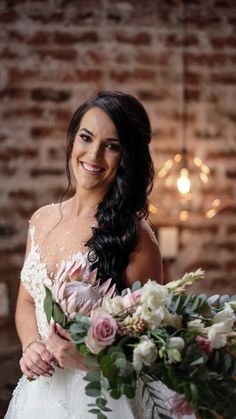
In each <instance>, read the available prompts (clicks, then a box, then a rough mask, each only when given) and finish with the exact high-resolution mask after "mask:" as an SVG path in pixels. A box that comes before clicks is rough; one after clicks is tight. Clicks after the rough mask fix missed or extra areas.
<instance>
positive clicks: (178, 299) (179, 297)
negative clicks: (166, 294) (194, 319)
mask: <svg viewBox="0 0 236 419" xmlns="http://www.w3.org/2000/svg"><path fill="white" fill-rule="evenodd" d="M180 300H181V296H180V295H179V296H178V298H177V300H176V302H175V305H174V307H173V308H172V312H173V313H175V312H176V311H177V310H178V307H179V303H180Z"/></svg>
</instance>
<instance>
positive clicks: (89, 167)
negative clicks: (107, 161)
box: [81, 161, 105, 175]
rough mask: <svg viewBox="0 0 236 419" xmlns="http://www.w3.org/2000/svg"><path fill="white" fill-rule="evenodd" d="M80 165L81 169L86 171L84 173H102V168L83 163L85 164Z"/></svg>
mask: <svg viewBox="0 0 236 419" xmlns="http://www.w3.org/2000/svg"><path fill="white" fill-rule="evenodd" d="M81 165H82V166H83V168H84V169H85V170H86V172H88V173H90V174H93V175H96V174H98V173H101V172H104V170H105V169H104V168H103V167H101V166H97V165H95V164H89V163H85V162H83V161H82V162H81Z"/></svg>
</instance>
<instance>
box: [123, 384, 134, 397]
mask: <svg viewBox="0 0 236 419" xmlns="http://www.w3.org/2000/svg"><path fill="white" fill-rule="evenodd" d="M124 394H125V395H126V397H128V399H133V398H134V396H135V388H133V387H130V386H124Z"/></svg>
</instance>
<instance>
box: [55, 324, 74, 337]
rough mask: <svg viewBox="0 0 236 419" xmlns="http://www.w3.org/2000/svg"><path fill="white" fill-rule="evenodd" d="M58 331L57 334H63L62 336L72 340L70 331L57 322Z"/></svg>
mask: <svg viewBox="0 0 236 419" xmlns="http://www.w3.org/2000/svg"><path fill="white" fill-rule="evenodd" d="M56 331H57V334H58V335H59V336H61V337H62V338H64V339H66V340H69V341H71V340H72V339H71V336H70V333H69V332H68V331H67V330H66V329H64V328H63V327H61V325H60V324H58V323H56Z"/></svg>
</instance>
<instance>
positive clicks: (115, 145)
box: [79, 134, 121, 153]
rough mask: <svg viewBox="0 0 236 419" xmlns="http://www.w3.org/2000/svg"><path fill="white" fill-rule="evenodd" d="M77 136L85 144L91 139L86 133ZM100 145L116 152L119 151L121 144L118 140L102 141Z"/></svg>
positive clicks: (90, 141)
mask: <svg viewBox="0 0 236 419" xmlns="http://www.w3.org/2000/svg"><path fill="white" fill-rule="evenodd" d="M79 137H80V139H81V141H82V142H83V143H85V144H90V143H92V141H93V139H92V138H91V137H90V136H89V135H86V134H80V135H79ZM102 146H103V147H104V148H106V149H107V150H109V151H113V152H116V153H119V152H121V146H120V144H119V143H118V142H104V143H103V144H102Z"/></svg>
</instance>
